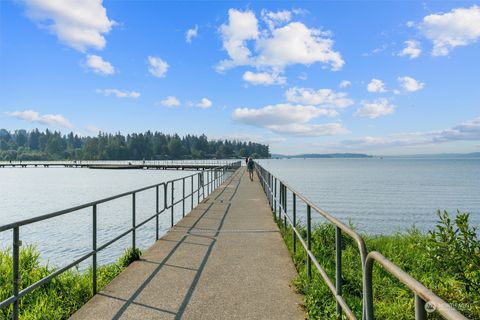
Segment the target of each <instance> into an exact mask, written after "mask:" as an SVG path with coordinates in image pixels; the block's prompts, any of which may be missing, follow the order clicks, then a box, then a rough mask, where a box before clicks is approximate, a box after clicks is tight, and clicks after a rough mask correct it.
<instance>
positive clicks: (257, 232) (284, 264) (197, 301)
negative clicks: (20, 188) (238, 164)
mask: <svg viewBox="0 0 480 320" xmlns="http://www.w3.org/2000/svg"><path fill="white" fill-rule="evenodd" d="M294 277H295V269H294V266H293V263H292V261H291V258H290V255H289V253H288V251H287V248H286V247H285V244H284V243H283V240H282V238H281V235H280V234H279V232H278V228H277V226H276V224H275V223H274V222H273V219H272V214H271V210H270V207H269V205H268V202H267V199H266V197H265V194H264V193H263V191H262V189H261V186H260V183H259V182H258V178H257V177H255V180H254V182H251V181H250V180H249V179H248V174H246V173H245V168H244V167H243V168H240V169H238V170H237V172H236V173H235V174H234V175H233V176H232V177H231V178H230V179H229V180H227V181H226V182H225V183H224V184H223V185H222V186H220V187H219V188H217V190H215V192H213V193H212V194H211V195H210V196H209V197H208V198H206V199H205V200H204V201H203V202H202V203H200V204H199V205H198V206H197V207H196V208H195V209H194V210H193V211H192V212H191V213H190V214H189V215H187V216H186V217H185V218H184V219H182V220H181V221H180V222H178V223H177V225H176V226H175V227H174V228H172V229H171V230H170V231H169V232H168V233H167V234H166V235H165V236H164V237H163V238H162V239H160V240H159V241H157V242H156V243H155V244H154V245H153V246H152V247H151V248H150V249H148V250H147V251H146V252H145V253H144V254H143V255H142V259H141V260H140V261H136V262H134V263H133V264H132V265H130V266H129V267H128V268H127V269H126V270H125V271H124V272H122V274H120V275H119V276H118V277H117V278H116V279H114V280H113V281H112V283H111V284H110V285H108V286H107V287H106V288H105V289H104V290H103V291H102V292H100V293H99V294H97V295H96V296H95V297H93V298H92V299H91V300H90V301H89V302H88V303H87V304H86V305H85V306H84V307H83V308H81V309H80V310H79V311H78V312H77V313H75V314H74V315H73V316H72V319H305V314H304V312H303V311H302V310H301V308H300V303H301V296H300V295H298V294H296V293H295V292H294V289H293V288H292V287H291V282H292V280H293V278H294Z"/></svg>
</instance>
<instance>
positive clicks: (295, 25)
mask: <svg viewBox="0 0 480 320" xmlns="http://www.w3.org/2000/svg"><path fill="white" fill-rule="evenodd" d="M228 15H229V20H228V23H227V24H223V25H222V26H221V27H220V33H221V35H222V39H223V48H224V49H225V50H226V51H227V53H228V55H229V58H230V59H227V60H223V61H221V62H220V63H219V64H218V65H217V71H220V72H221V71H225V70H227V69H229V68H233V67H236V66H255V67H257V68H259V69H271V70H274V71H276V72H282V71H283V70H284V68H285V67H287V66H288V65H292V64H304V65H311V64H314V63H317V62H320V63H323V64H324V65H328V66H330V68H331V69H332V70H339V69H341V68H342V66H343V65H344V61H343V59H342V57H341V55H340V53H338V52H337V51H334V50H333V40H332V39H331V38H330V33H329V32H324V31H321V30H318V29H314V28H311V29H310V28H308V27H307V26H305V25H304V24H303V23H300V22H290V23H288V24H287V25H283V26H280V27H274V26H275V25H277V24H278V23H279V21H283V22H286V21H287V16H288V14H285V13H282V12H281V13H278V12H277V13H272V12H270V13H268V12H264V17H269V18H268V19H270V20H269V21H271V22H272V23H273V24H272V28H270V29H265V30H259V27H258V20H257V18H256V16H255V14H254V13H253V12H252V11H244V12H242V11H238V10H235V9H230V10H229V11H228ZM272 19H273V20H272ZM249 41H250V42H252V47H253V48H255V52H254V53H252V51H251V49H250V48H249V47H248V44H249Z"/></svg>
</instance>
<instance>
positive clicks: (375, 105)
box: [354, 98, 395, 119]
mask: <svg viewBox="0 0 480 320" xmlns="http://www.w3.org/2000/svg"><path fill="white" fill-rule="evenodd" d="M394 111H395V106H394V105H392V104H391V103H390V101H388V99H385V98H380V99H376V100H373V101H362V107H361V108H359V109H358V110H357V111H356V112H355V113H354V116H356V117H368V118H370V119H375V118H378V117H382V116H386V115H389V114H392V113H393V112H394Z"/></svg>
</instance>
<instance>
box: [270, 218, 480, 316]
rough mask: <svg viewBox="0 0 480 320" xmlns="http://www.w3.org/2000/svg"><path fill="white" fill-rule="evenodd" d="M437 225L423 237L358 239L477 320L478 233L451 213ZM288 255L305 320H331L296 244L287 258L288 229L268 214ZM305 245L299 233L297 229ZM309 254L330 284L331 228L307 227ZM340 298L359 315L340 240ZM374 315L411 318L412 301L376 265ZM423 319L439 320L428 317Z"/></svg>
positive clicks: (331, 305)
mask: <svg viewBox="0 0 480 320" xmlns="http://www.w3.org/2000/svg"><path fill="white" fill-rule="evenodd" d="M437 214H438V216H439V221H438V223H437V225H436V226H435V228H434V229H433V230H431V231H429V232H428V233H422V232H420V231H419V230H418V229H416V228H415V227H412V228H411V229H410V230H408V231H407V232H403V233H395V234H392V235H375V236H374V235H362V237H363V239H364V240H365V244H366V246H367V250H368V251H373V250H375V251H378V252H380V253H382V254H383V255H384V256H385V257H387V258H388V259H389V260H390V261H392V262H393V263H395V264H396V265H397V266H399V267H400V268H401V269H402V270H404V271H406V272H407V273H408V274H410V275H411V276H412V277H414V278H415V279H417V280H418V281H420V282H421V283H422V284H423V285H425V286H426V287H427V288H429V289H430V290H432V291H433V292H434V293H435V294H437V295H438V296H439V297H440V298H442V299H444V300H445V301H446V302H447V303H449V304H450V305H451V306H452V307H454V308H455V309H457V310H458V311H459V312H460V313H462V314H463V315H465V316H466V317H467V318H469V319H480V239H479V235H478V229H476V228H475V227H472V226H470V224H469V215H468V214H467V213H460V212H457V215H456V216H455V218H452V217H450V215H449V214H448V213H447V212H446V211H444V212H440V211H438V212H437ZM274 219H275V221H276V223H277V224H278V226H279V229H280V231H281V234H282V236H283V239H284V241H285V244H286V245H287V248H288V250H289V252H290V254H291V257H292V260H293V262H294V265H295V268H296V269H297V277H296V279H295V280H294V285H295V287H296V289H297V291H298V292H299V293H300V294H302V295H304V308H305V311H306V313H307V315H308V318H309V319H337V316H336V309H335V299H334V296H333V295H332V294H331V292H330V290H329V289H328V287H327V285H326V284H325V282H323V279H322V278H321V276H320V274H319V273H318V272H317V270H316V268H315V267H312V279H311V280H309V278H308V275H307V269H306V253H305V250H304V249H303V247H302V245H301V244H300V242H297V252H296V253H294V252H293V240H292V239H293V238H292V228H291V226H288V227H285V225H284V222H283V221H282V220H281V219H280V220H279V219H278V218H277V217H276V216H275V214H274ZM298 230H299V232H300V234H302V236H303V237H304V239H306V229H305V227H302V226H299V227H298ZM312 252H313V253H314V255H315V257H316V258H317V260H318V261H319V263H320V265H321V266H322V267H323V268H324V269H325V271H326V272H327V274H328V276H329V278H330V279H332V280H334V279H335V228H334V226H333V225H331V224H327V223H322V224H316V225H314V226H312ZM342 268H343V273H342V275H343V278H342V281H343V297H344V298H345V300H346V302H347V304H348V305H349V306H350V308H351V309H352V311H353V312H354V313H355V315H356V317H357V319H361V315H362V301H361V300H362V298H361V297H362V280H361V279H362V272H361V262H360V255H359V253H358V249H357V246H356V244H355V243H354V241H353V240H352V239H351V238H349V237H347V236H346V235H345V234H342ZM373 290H374V310H375V317H376V318H377V319H384V320H389V319H391V320H403V319H405V320H407V319H412V317H413V316H414V314H415V312H414V295H413V293H412V292H411V291H410V290H409V289H408V288H407V287H406V286H405V285H403V284H402V283H400V282H399V281H398V280H397V279H396V278H394V277H393V276H392V275H390V274H389V273H387V272H386V271H385V270H383V269H382V268H381V267H379V266H378V265H375V266H374V269H373ZM427 319H443V318H442V317H441V316H439V315H438V314H436V313H428V315H427Z"/></svg>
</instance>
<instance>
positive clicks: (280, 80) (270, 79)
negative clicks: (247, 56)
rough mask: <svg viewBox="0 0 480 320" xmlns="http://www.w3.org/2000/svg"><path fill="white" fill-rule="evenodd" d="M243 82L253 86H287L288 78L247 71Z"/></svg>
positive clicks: (274, 74) (276, 74)
mask: <svg viewBox="0 0 480 320" xmlns="http://www.w3.org/2000/svg"><path fill="white" fill-rule="evenodd" d="M243 80H244V81H246V82H248V83H250V84H253V85H264V86H271V85H281V84H285V83H286V81H287V78H285V77H282V76H280V75H279V74H278V73H268V72H258V73H255V72H251V71H247V72H245V73H244V74H243Z"/></svg>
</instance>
